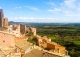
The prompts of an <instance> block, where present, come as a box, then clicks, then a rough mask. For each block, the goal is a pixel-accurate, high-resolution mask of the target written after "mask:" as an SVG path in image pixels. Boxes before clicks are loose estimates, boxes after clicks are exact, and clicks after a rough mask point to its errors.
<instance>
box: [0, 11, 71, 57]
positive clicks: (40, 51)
mask: <svg viewBox="0 0 80 57" xmlns="http://www.w3.org/2000/svg"><path fill="white" fill-rule="evenodd" d="M2 13H3V12H2V11H1V14H0V15H1V16H2V17H3V14H2ZM2 17H1V18H0V25H1V26H0V29H1V30H0V57H70V56H69V55H68V51H67V50H66V48H65V47H64V46H61V45H58V44H57V43H55V42H52V41H51V39H50V38H47V37H46V36H44V37H41V36H38V35H36V28H33V27H26V25H24V24H13V25H8V23H7V25H5V26H4V27H5V29H4V28H3V26H2V25H3V23H4V22H3V21H2V20H1V19H2ZM7 22H8V21H7ZM5 24H6V21H5ZM2 29H3V30H2ZM29 32H32V33H33V36H36V37H37V44H38V46H36V45H34V44H32V43H29V42H28V41H27V40H26V34H27V33H29Z"/></svg>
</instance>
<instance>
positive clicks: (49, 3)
mask: <svg viewBox="0 0 80 57" xmlns="http://www.w3.org/2000/svg"><path fill="white" fill-rule="evenodd" d="M47 4H48V5H51V6H55V3H53V2H47Z"/></svg>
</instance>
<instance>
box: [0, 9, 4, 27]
mask: <svg viewBox="0 0 80 57" xmlns="http://www.w3.org/2000/svg"><path fill="white" fill-rule="evenodd" d="M3 18H4V14H3V10H2V9H0V27H3Z"/></svg>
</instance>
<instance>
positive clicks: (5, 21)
mask: <svg viewBox="0 0 80 57" xmlns="http://www.w3.org/2000/svg"><path fill="white" fill-rule="evenodd" d="M6 26H8V18H4V19H3V27H6Z"/></svg>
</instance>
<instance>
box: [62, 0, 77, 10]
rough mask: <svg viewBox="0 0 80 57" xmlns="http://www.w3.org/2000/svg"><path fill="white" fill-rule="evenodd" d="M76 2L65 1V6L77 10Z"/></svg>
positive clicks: (73, 0) (74, 0)
mask: <svg viewBox="0 0 80 57" xmlns="http://www.w3.org/2000/svg"><path fill="white" fill-rule="evenodd" d="M75 2H76V0H65V1H64V3H63V4H64V5H65V6H67V7H69V8H75V7H76V4H75Z"/></svg>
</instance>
